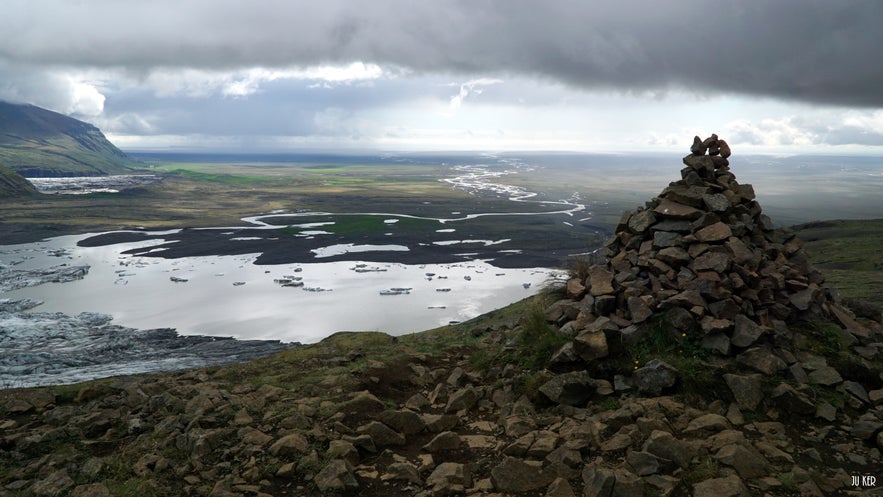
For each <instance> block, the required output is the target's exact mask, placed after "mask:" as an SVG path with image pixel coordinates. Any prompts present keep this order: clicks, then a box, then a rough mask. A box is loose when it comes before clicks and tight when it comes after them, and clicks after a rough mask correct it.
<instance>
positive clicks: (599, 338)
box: [573, 331, 610, 361]
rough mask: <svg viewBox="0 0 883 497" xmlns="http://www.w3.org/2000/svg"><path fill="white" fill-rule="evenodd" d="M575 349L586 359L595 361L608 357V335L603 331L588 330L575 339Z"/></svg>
mask: <svg viewBox="0 0 883 497" xmlns="http://www.w3.org/2000/svg"><path fill="white" fill-rule="evenodd" d="M573 350H574V351H575V352H576V354H577V355H578V356H580V357H581V358H582V359H583V360H584V361H593V360H595V359H600V358H602V357H607V354H608V353H609V352H610V351H609V349H608V347H607V336H606V335H605V333H604V332H603V331H596V332H591V331H586V332H584V333H580V334H579V335H577V337H576V338H574V339H573Z"/></svg>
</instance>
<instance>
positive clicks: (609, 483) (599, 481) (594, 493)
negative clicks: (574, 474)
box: [582, 463, 616, 497]
mask: <svg viewBox="0 0 883 497" xmlns="http://www.w3.org/2000/svg"><path fill="white" fill-rule="evenodd" d="M582 478H583V483H585V486H584V487H583V496H584V497H610V496H612V495H613V485H614V484H615V483H616V475H614V474H613V471H612V470H609V469H607V468H600V467H597V466H596V465H595V464H592V463H589V464H586V465H585V467H584V468H583V472H582Z"/></svg>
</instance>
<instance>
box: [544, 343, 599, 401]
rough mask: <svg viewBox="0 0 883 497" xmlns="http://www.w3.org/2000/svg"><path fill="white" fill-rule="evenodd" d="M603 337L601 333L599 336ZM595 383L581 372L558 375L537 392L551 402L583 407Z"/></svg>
mask: <svg viewBox="0 0 883 497" xmlns="http://www.w3.org/2000/svg"><path fill="white" fill-rule="evenodd" d="M601 335H602V336H603V335H604V334H603V333H602V334H601ZM596 387H597V382H596V381H595V380H594V379H593V378H592V377H590V376H589V373H588V372H587V371H585V370H583V371H573V372H570V373H564V374H559V375H557V376H555V377H554V378H552V379H551V380H549V381H547V382H546V383H544V384H543V385H542V386H541V387H540V388H539V391H540V393H542V394H543V395H545V396H546V397H547V398H548V399H549V400H551V401H552V402H556V403H558V404H566V405H570V406H585V404H586V402H587V401H588V400H589V398H591V396H592V395H593V394H594V393H595V389H596Z"/></svg>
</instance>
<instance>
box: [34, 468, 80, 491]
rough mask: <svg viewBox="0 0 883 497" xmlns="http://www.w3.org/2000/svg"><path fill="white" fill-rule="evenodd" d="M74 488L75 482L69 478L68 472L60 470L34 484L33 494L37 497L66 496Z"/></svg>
mask: <svg viewBox="0 0 883 497" xmlns="http://www.w3.org/2000/svg"><path fill="white" fill-rule="evenodd" d="M73 486H74V480H73V479H71V477H70V476H68V474H67V470H66V469H59V470H57V471H54V472H52V473H50V474H49V476H47V477H45V478H43V479H42V480H38V481H37V482H36V483H34V485H33V486H31V492H32V493H33V494H35V495H45V496H49V497H55V496H61V495H64V494H65V493H66V492H67V491H68V490H69V489H70V488H71V487H73Z"/></svg>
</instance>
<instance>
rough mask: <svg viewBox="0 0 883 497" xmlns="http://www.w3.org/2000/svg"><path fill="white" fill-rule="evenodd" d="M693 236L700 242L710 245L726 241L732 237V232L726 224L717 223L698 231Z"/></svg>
mask: <svg viewBox="0 0 883 497" xmlns="http://www.w3.org/2000/svg"><path fill="white" fill-rule="evenodd" d="M694 235H695V236H696V239H697V240H699V241H700V242H705V243H710V242H719V241H722V240H726V239H728V238H730V237H731V236H733V232H732V231H731V230H730V227H729V226H728V225H727V224H726V223H722V222H720V221H718V222H716V223H714V224H710V225H708V226H706V227H704V228H702V229H700V230H699V231H697V232H696V233H694Z"/></svg>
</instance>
